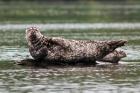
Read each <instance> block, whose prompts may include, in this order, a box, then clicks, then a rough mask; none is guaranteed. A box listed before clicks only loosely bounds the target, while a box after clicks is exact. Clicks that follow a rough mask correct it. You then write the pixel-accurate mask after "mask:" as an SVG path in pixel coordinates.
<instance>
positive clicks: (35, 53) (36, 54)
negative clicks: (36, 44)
mask: <svg viewBox="0 0 140 93" xmlns="http://www.w3.org/2000/svg"><path fill="white" fill-rule="evenodd" d="M29 51H30V54H31V56H32V57H33V58H34V59H35V60H42V59H43V58H44V57H45V56H47V54H48V52H47V47H42V48H40V49H38V50H36V49H34V48H33V47H30V48H29Z"/></svg>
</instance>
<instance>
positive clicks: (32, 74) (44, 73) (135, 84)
mask: <svg viewBox="0 0 140 93" xmlns="http://www.w3.org/2000/svg"><path fill="white" fill-rule="evenodd" d="M79 25H80V24H79ZM81 26H82V24H81ZM11 27H12V26H11ZM56 28H57V26H56ZM11 29H12V30H9V29H7V30H3V29H2V30H1V33H0V36H1V37H2V39H1V40H0V43H1V47H0V92H1V93H30V92H33V93H38V92H40V93H46V92H47V93H48V92H49V93H73V92H76V93H139V92H140V89H139V87H140V74H139V73H140V62H139V61H140V55H139V53H140V51H139V50H140V42H139V41H140V38H139V34H140V33H139V29H138V28H136V29H129V28H125V29H112V28H107V29H105V28H102V29H91V28H90V29H77V28H75V29H59V28H58V29H41V30H42V33H43V34H44V35H47V36H61V37H65V38H68V39H92V40H94V39H96V40H103V39H104V40H109V39H126V40H128V44H127V45H126V46H124V47H122V48H119V50H123V51H125V52H126V53H127V57H126V58H124V59H122V60H121V61H120V64H119V65H112V64H106V63H105V64H103V63H102V64H98V65H97V66H91V67H53V66H52V67H47V68H44V69H42V68H35V67H24V66H18V65H15V64H14V62H15V61H17V60H21V59H25V58H31V56H30V54H29V52H28V47H27V43H26V40H25V31H24V30H25V29H24V30H23V28H21V29H13V28H11ZM9 33H11V34H10V35H9ZM135 41H137V42H135Z"/></svg>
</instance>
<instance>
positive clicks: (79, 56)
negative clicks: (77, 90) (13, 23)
mask: <svg viewBox="0 0 140 93" xmlns="http://www.w3.org/2000/svg"><path fill="white" fill-rule="evenodd" d="M26 40H27V42H28V46H29V52H30V54H31V56H32V57H33V58H34V59H35V60H44V61H45V62H62V63H63V62H66V63H73V62H74V63H79V62H83V63H86V64H88V63H96V61H97V60H102V61H108V60H107V59H108V57H110V55H111V56H114V54H115V53H118V54H120V53H119V52H118V51H117V50H115V49H116V48H118V47H121V46H124V45H125V43H126V42H127V41H125V40H112V41H95V40H71V39H65V38H61V37H48V36H44V35H42V34H41V32H40V30H39V29H38V28H36V27H30V28H27V29H26ZM114 50H115V51H116V52H114ZM107 55H108V56H107ZM115 56H116V54H115ZM117 57H118V58H119V59H120V58H122V57H125V56H121V57H120V56H118V55H117ZM109 60H110V61H111V62H116V61H114V58H113V57H112V59H109ZM118 61H119V60H118Z"/></svg>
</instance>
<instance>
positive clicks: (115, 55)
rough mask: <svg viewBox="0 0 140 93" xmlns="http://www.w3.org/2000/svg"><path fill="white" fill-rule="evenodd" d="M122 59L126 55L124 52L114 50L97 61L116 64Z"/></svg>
mask: <svg viewBox="0 0 140 93" xmlns="http://www.w3.org/2000/svg"><path fill="white" fill-rule="evenodd" d="M124 57H126V53H125V52H124V51H117V50H114V51H113V52H111V53H109V54H108V55H106V56H105V57H104V58H102V59H101V60H99V61H103V62H110V63H118V62H119V61H120V60H121V59H122V58H124Z"/></svg>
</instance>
